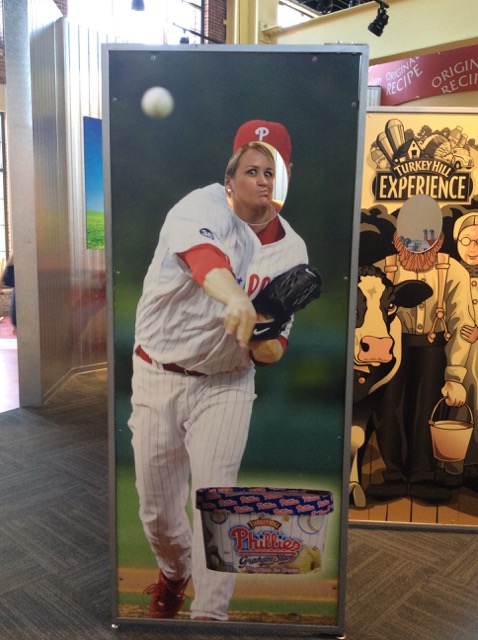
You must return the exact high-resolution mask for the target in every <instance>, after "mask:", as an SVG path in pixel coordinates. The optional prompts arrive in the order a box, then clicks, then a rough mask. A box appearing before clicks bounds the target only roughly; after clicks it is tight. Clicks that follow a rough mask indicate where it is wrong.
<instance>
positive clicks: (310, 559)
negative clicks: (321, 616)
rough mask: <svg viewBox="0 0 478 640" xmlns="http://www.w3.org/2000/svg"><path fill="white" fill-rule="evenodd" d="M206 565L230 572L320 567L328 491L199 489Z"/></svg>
mask: <svg viewBox="0 0 478 640" xmlns="http://www.w3.org/2000/svg"><path fill="white" fill-rule="evenodd" d="M196 506H197V508H198V509H199V510H200V511H201V519H202V527H203V536H204V546H205V553H206V565H207V568H208V569H212V570H213V571H224V572H229V573H249V574H251V573H275V574H281V575H286V574H292V575H294V574H303V573H310V572H316V571H319V570H320V568H321V565H322V554H323V551H324V545H325V536H326V531H327V520H328V516H329V514H330V513H331V512H332V511H333V508H334V507H333V496H332V493H330V492H329V491H322V490H321V491H312V490H308V489H270V488H265V487H252V488H250V487H220V488H212V487H210V488H206V489H198V491H197V492H196Z"/></svg>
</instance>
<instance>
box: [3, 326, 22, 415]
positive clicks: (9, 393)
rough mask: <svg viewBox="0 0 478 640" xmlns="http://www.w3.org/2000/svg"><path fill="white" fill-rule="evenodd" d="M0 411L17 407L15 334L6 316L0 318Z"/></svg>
mask: <svg viewBox="0 0 478 640" xmlns="http://www.w3.org/2000/svg"><path fill="white" fill-rule="evenodd" d="M0 380H1V385H2V390H1V393H0V412H2V411H10V409H17V408H18V407H19V406H20V404H19V400H18V357H17V336H16V335H15V334H14V332H13V326H12V324H11V322H10V319H9V318H8V316H4V317H3V319H0Z"/></svg>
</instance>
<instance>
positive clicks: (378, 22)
mask: <svg viewBox="0 0 478 640" xmlns="http://www.w3.org/2000/svg"><path fill="white" fill-rule="evenodd" d="M375 1H376V2H378V4H379V5H380V6H379V8H378V11H377V17H376V18H375V20H374V21H373V22H371V23H370V24H369V25H368V30H369V31H370V32H371V33H373V34H374V35H376V36H378V37H380V36H381V35H382V33H383V30H384V29H385V27H386V26H387V24H388V17H389V16H388V13H387V9H388V8H389V5H388V4H387V3H386V2H383V1H382V0H375Z"/></svg>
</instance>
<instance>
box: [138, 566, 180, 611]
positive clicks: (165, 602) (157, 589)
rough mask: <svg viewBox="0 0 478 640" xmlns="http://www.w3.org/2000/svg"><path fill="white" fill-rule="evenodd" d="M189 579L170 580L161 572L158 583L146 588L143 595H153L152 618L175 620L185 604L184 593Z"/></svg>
mask: <svg viewBox="0 0 478 640" xmlns="http://www.w3.org/2000/svg"><path fill="white" fill-rule="evenodd" d="M188 582H189V578H184V580H169V578H166V576H165V575H164V574H163V572H162V571H160V572H159V577H158V581H157V582H155V583H154V584H151V585H150V586H149V587H146V589H145V590H144V592H143V593H148V594H151V602H150V603H149V616H150V618H174V616H175V615H176V614H177V612H178V611H179V609H181V607H182V605H183V602H184V598H185V595H184V592H185V590H186V586H187V584H188Z"/></svg>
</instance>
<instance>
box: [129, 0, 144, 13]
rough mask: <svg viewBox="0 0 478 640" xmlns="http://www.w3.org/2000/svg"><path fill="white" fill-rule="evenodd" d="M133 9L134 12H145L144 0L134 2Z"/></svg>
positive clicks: (133, 0) (134, 0) (132, 3)
mask: <svg viewBox="0 0 478 640" xmlns="http://www.w3.org/2000/svg"><path fill="white" fill-rule="evenodd" d="M131 9H132V10H133V11H144V0H132V2H131Z"/></svg>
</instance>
